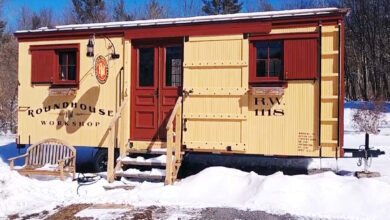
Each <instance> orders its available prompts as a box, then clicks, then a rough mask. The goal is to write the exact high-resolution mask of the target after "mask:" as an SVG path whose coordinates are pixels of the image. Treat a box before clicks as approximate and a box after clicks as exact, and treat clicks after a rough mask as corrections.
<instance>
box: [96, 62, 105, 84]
mask: <svg viewBox="0 0 390 220" xmlns="http://www.w3.org/2000/svg"><path fill="white" fill-rule="evenodd" d="M95 75H96V79H97V81H98V82H99V83H100V84H104V83H106V81H107V78H108V65H107V61H106V58H104V57H103V56H98V57H97V58H96V61H95Z"/></svg>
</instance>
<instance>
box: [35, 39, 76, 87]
mask: <svg viewBox="0 0 390 220" xmlns="http://www.w3.org/2000/svg"><path fill="white" fill-rule="evenodd" d="M33 50H37V51H39V50H50V51H53V52H54V62H55V63H54V64H53V66H54V71H53V73H52V74H51V82H48V83H44V84H51V87H78V85H79V80H80V44H50V45H32V46H30V51H33ZM60 52H75V53H76V54H75V55H76V57H75V58H76V62H75V65H76V70H75V71H76V73H75V74H76V77H75V80H60V68H59V67H60V64H59V53H60ZM31 60H32V57H31ZM32 65H33V64H32ZM31 74H32V73H31ZM31 83H32V84H42V83H39V82H31Z"/></svg>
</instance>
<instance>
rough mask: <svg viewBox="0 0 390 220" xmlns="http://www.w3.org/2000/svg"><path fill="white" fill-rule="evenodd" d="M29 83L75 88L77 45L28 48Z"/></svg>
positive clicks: (77, 66) (77, 67) (77, 76)
mask: <svg viewBox="0 0 390 220" xmlns="http://www.w3.org/2000/svg"><path fill="white" fill-rule="evenodd" d="M30 52H31V83H33V84H38V83H45V84H51V85H52V86H77V84H78V80H79V63H80V61H79V60H80V57H79V44H64V45H37V46H35V45H34V46H31V47H30Z"/></svg>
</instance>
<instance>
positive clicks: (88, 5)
mask: <svg viewBox="0 0 390 220" xmlns="http://www.w3.org/2000/svg"><path fill="white" fill-rule="evenodd" d="M72 3H73V13H74V22H75V23H79V24H85V23H97V22H104V21H106V20H107V13H106V5H105V2H104V0H72Z"/></svg>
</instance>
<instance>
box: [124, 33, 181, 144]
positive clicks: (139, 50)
mask: <svg viewBox="0 0 390 220" xmlns="http://www.w3.org/2000/svg"><path fill="white" fill-rule="evenodd" d="M131 57H132V74H131V75H132V79H131V82H132V83H131V91H132V93H131V94H132V95H131V119H130V120H131V122H130V124H131V131H130V138H131V140H150V141H164V140H166V129H165V127H166V123H167V121H168V119H169V117H170V113H171V111H172V109H173V108H174V106H175V103H176V100H177V98H178V96H179V95H180V94H181V93H182V79H183V77H182V75H183V74H182V73H183V68H182V64H183V46H182V43H181V41H177V40H171V41H165V42H164V43H158V44H156V43H154V42H153V43H150V42H149V43H148V42H145V41H143V42H133V46H132V55H131Z"/></svg>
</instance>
